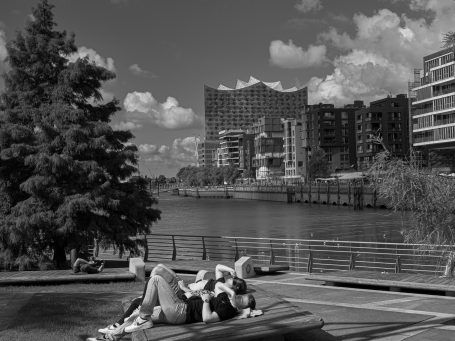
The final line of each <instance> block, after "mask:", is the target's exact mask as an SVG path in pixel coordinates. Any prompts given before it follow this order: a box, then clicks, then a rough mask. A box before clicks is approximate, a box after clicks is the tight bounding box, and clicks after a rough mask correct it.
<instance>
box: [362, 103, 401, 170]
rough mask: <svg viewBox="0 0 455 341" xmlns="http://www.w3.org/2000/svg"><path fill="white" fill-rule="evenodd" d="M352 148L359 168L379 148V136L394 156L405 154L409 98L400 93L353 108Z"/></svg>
mask: <svg viewBox="0 0 455 341" xmlns="http://www.w3.org/2000/svg"><path fill="white" fill-rule="evenodd" d="M355 124H356V148H357V165H358V169H359V170H366V169H368V168H369V167H370V166H371V164H372V162H373V158H374V155H375V154H376V153H378V152H380V151H383V150H384V149H383V147H382V145H381V144H380V143H379V139H378V140H376V141H375V138H380V139H382V143H383V144H384V145H385V147H386V148H387V149H388V150H389V151H390V152H391V153H392V154H393V155H394V156H397V157H404V156H405V155H408V154H409V125H408V124H409V99H408V98H407V97H406V95H404V94H400V95H397V96H396V97H386V98H383V99H380V100H378V101H374V102H371V103H370V106H369V107H368V108H364V109H360V110H358V111H356V122H355Z"/></svg>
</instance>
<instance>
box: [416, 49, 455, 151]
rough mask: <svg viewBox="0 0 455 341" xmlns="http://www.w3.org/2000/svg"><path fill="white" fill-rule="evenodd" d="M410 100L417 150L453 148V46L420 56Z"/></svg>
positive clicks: (454, 99) (454, 81) (454, 80)
mask: <svg viewBox="0 0 455 341" xmlns="http://www.w3.org/2000/svg"><path fill="white" fill-rule="evenodd" d="M413 90H414V91H416V93H417V98H416V100H415V101H414V102H413V103H412V109H411V115H412V135H413V147H415V148H417V149H420V150H426V151H431V150H441V149H446V150H451V151H452V152H453V150H455V74H454V50H453V49H452V48H448V49H444V50H441V51H438V52H435V53H432V54H430V55H428V56H425V57H423V72H422V75H421V78H420V86H418V87H416V88H414V89H413Z"/></svg>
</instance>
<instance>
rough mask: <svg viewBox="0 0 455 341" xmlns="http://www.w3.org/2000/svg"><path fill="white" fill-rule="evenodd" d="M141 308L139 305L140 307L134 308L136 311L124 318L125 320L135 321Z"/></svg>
mask: <svg viewBox="0 0 455 341" xmlns="http://www.w3.org/2000/svg"><path fill="white" fill-rule="evenodd" d="M140 309H141V307H138V308H136V309H134V311H133V312H132V313H131V315H130V316H128V317H126V318H125V319H124V322H127V321H134V320H135V319H136V317H138V316H139V310H140Z"/></svg>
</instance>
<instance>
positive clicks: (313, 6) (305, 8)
mask: <svg viewBox="0 0 455 341" xmlns="http://www.w3.org/2000/svg"><path fill="white" fill-rule="evenodd" d="M295 8H296V9H297V10H298V11H300V12H303V13H307V12H310V11H319V10H321V9H322V4H321V0H300V2H298V3H296V4H295Z"/></svg>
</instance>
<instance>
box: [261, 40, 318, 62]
mask: <svg viewBox="0 0 455 341" xmlns="http://www.w3.org/2000/svg"><path fill="white" fill-rule="evenodd" d="M326 52H327V48H326V47H325V45H310V46H309V47H308V49H307V50H306V51H305V50H303V48H301V47H300V46H297V45H295V44H294V43H293V42H292V40H289V42H288V43H287V44H286V43H284V42H283V41H281V40H274V41H272V42H271V43H270V47H269V53H270V63H271V64H272V65H275V66H279V67H282V68H286V69H299V68H306V67H312V66H318V65H322V64H323V63H324V62H326V61H327V57H326Z"/></svg>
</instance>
